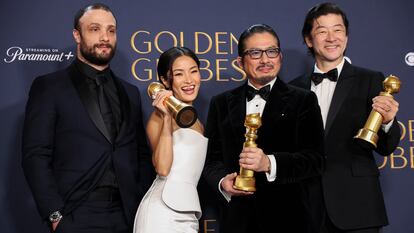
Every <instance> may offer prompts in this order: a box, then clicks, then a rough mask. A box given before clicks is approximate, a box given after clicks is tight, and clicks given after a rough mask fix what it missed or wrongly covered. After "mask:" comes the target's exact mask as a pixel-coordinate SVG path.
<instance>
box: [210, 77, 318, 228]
mask: <svg viewBox="0 0 414 233" xmlns="http://www.w3.org/2000/svg"><path fill="white" fill-rule="evenodd" d="M246 89H247V83H245V84H244V85H242V86H240V87H238V88H236V89H233V90H230V91H227V92H225V93H223V94H220V95H218V96H215V97H213V98H212V100H211V103H210V109H209V113H208V119H207V124H206V130H205V134H206V136H207V137H208V138H209V144H208V152H207V158H206V164H205V168H204V171H203V176H204V179H205V180H206V181H207V182H208V183H209V185H210V186H211V187H212V188H213V189H214V190H216V192H217V194H218V195H219V196H221V197H222V195H221V193H219V191H218V184H219V181H220V179H221V178H223V177H224V176H225V175H226V174H229V173H232V172H238V171H239V162H238V160H239V154H240V152H241V151H242V148H243V142H244V141H245V137H244V134H245V133H246V128H245V127H244V119H245V115H246ZM257 134H258V138H257V140H256V143H257V144H258V147H259V148H261V149H262V150H263V151H264V153H265V154H273V155H274V156H275V158H276V163H277V172H276V175H277V177H276V180H275V181H274V182H269V181H267V178H266V175H265V174H264V173H255V177H256V187H257V191H256V193H255V194H254V195H252V196H245V197H236V196H234V197H232V199H231V201H230V202H229V203H227V202H223V203H224V206H225V207H224V213H223V218H222V219H220V220H219V221H220V223H221V228H220V231H223V232H237V233H243V232H248V231H251V230H252V229H251V228H250V227H251V226H249V223H250V222H252V221H256V222H257V223H258V225H257V226H256V227H258V228H259V229H256V230H254V232H279V231H280V232H287V231H289V232H293V233H296V232H298V233H306V232H315V231H314V230H312V227H314V225H317V224H316V223H315V222H314V221H318V220H319V219H318V218H319V217H318V216H317V215H318V213H319V212H320V209H321V206H320V204H321V196H322V193H321V189H320V175H321V173H322V169H323V157H322V148H323V145H322V142H323V124H322V118H321V114H320V109H319V106H318V103H317V99H316V96H315V94H314V93H312V92H310V91H306V90H303V89H300V88H296V87H293V86H290V85H287V84H285V83H284V82H283V81H281V80H280V79H279V78H278V79H277V80H276V82H275V84H274V86H273V88H272V90H271V94H270V97H269V99H268V101H267V103H266V105H265V108H264V111H263V114H262V126H261V127H260V128H259V129H258V132H257ZM222 200H224V198H222ZM254 219H255V220H254Z"/></svg>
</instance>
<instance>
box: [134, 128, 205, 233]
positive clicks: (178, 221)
mask: <svg viewBox="0 0 414 233" xmlns="http://www.w3.org/2000/svg"><path fill="white" fill-rule="evenodd" d="M207 142H208V139H207V138H205V137H204V136H203V135H201V134H200V133H198V132H197V131H194V130H192V129H188V128H187V129H184V128H180V129H178V130H176V131H174V133H173V155H174V159H173V163H172V166H171V170H170V173H169V175H168V176H167V177H163V176H157V177H156V178H155V180H154V182H153V183H152V186H151V188H150V189H149V190H148V192H147V193H146V194H145V196H144V198H143V199H142V201H141V204H140V205H139V207H138V211H137V214H136V216H135V223H134V233H158V232H159V233H170V232H176V233H187V232H188V233H197V232H198V219H200V217H201V207H200V201H199V199H198V193H197V183H198V180H199V179H200V175H201V172H202V170H203V166H204V161H205V156H206V152H207Z"/></svg>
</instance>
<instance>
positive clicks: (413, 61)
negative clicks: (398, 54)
mask: <svg viewBox="0 0 414 233" xmlns="http://www.w3.org/2000/svg"><path fill="white" fill-rule="evenodd" d="M405 63H407V65H409V66H414V53H413V52H409V53H407V55H405Z"/></svg>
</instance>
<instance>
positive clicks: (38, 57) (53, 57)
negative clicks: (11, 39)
mask: <svg viewBox="0 0 414 233" xmlns="http://www.w3.org/2000/svg"><path fill="white" fill-rule="evenodd" d="M74 56H75V55H74V54H73V53H72V51H69V52H61V51H60V50H59V49H56V48H22V47H19V46H12V47H9V48H8V49H7V50H6V56H5V58H4V59H3V61H4V62H5V63H13V62H17V61H29V62H30V61H36V62H63V61H67V60H70V59H71V58H72V57H74Z"/></svg>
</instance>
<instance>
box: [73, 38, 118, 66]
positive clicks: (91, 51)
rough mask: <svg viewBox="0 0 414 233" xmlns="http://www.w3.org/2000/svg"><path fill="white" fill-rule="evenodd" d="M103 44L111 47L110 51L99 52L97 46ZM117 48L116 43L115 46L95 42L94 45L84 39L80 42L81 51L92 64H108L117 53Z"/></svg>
mask: <svg viewBox="0 0 414 233" xmlns="http://www.w3.org/2000/svg"><path fill="white" fill-rule="evenodd" d="M101 45H105V46H107V47H108V48H110V52H109V53H105V54H103V53H101V54H98V53H97V52H96V48H98V47H99V46H101ZM115 49H116V45H115V46H114V47H113V46H112V45H111V44H103V43H102V44H94V45H93V46H88V45H86V44H85V43H84V42H83V41H82V42H81V43H80V53H81V54H82V56H83V57H84V58H85V59H86V60H87V61H88V62H90V63H91V64H94V65H98V66H102V65H107V64H108V63H109V62H110V61H111V59H112V57H113V56H114V55H115Z"/></svg>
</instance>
